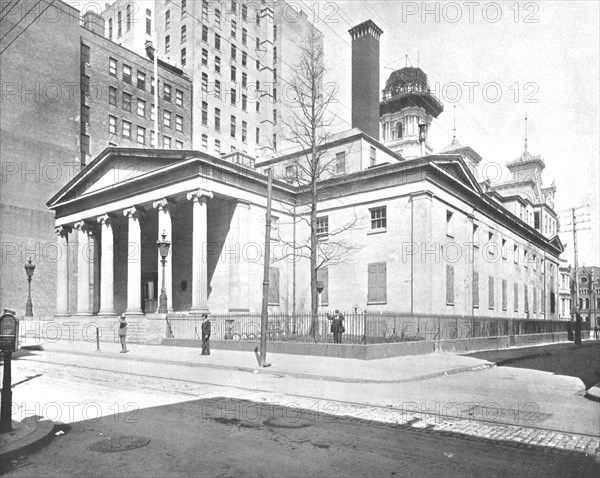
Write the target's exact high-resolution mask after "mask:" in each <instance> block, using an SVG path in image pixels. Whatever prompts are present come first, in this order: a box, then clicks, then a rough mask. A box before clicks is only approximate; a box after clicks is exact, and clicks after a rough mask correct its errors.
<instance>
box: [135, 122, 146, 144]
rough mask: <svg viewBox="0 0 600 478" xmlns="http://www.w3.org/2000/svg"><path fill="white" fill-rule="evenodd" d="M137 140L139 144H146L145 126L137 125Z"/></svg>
mask: <svg viewBox="0 0 600 478" xmlns="http://www.w3.org/2000/svg"><path fill="white" fill-rule="evenodd" d="M137 142H138V143H139V144H146V128H142V127H141V126H138V127H137Z"/></svg>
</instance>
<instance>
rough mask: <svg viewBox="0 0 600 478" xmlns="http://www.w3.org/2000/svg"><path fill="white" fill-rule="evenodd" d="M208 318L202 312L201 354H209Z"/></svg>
mask: <svg viewBox="0 0 600 478" xmlns="http://www.w3.org/2000/svg"><path fill="white" fill-rule="evenodd" d="M209 341H210V320H208V315H207V314H202V355H210V342H209Z"/></svg>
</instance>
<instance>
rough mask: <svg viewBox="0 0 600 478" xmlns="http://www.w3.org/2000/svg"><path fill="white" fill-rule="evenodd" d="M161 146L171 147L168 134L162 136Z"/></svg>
mask: <svg viewBox="0 0 600 478" xmlns="http://www.w3.org/2000/svg"><path fill="white" fill-rule="evenodd" d="M163 148H165V149H171V138H169V137H168V136H163Z"/></svg>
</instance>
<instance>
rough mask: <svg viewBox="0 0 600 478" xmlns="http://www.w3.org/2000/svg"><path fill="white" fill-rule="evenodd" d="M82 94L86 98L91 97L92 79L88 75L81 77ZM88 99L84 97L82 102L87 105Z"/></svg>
mask: <svg viewBox="0 0 600 478" xmlns="http://www.w3.org/2000/svg"><path fill="white" fill-rule="evenodd" d="M81 92H82V93H83V94H84V95H85V96H89V95H90V77H89V76H88V75H84V74H82V75H81ZM85 101H86V99H85V98H84V97H82V102H84V103H85Z"/></svg>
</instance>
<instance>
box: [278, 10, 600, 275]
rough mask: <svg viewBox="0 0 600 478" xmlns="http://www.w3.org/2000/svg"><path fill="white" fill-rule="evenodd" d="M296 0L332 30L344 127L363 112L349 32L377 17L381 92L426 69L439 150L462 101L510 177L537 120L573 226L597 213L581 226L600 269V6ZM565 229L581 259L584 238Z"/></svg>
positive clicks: (459, 123)
mask: <svg viewBox="0 0 600 478" xmlns="http://www.w3.org/2000/svg"><path fill="white" fill-rule="evenodd" d="M289 3H291V4H292V5H295V6H298V7H299V8H301V9H303V10H304V11H305V12H306V13H307V14H308V18H309V20H312V21H313V22H314V23H315V25H316V26H317V27H318V28H319V29H320V30H321V31H322V32H323V33H324V35H325V63H326V66H327V69H328V72H327V79H326V82H332V83H333V84H335V85H336V87H337V88H338V91H339V102H338V103H337V104H335V105H333V106H332V110H333V111H334V113H335V114H336V115H337V117H338V118H337V123H338V125H337V126H338V127H339V128H340V129H347V128H349V127H350V119H351V106H350V105H351V100H350V81H351V80H350V76H351V75H350V64H351V63H350V62H351V49H350V36H349V34H348V29H350V28H351V27H353V26H355V25H357V24H359V23H361V22H363V21H365V20H368V19H371V20H373V21H374V22H375V23H376V24H377V25H378V26H379V27H380V28H381V29H382V30H383V32H384V33H383V34H382V36H381V45H380V48H381V52H380V65H381V66H380V68H381V75H380V76H381V77H380V89H383V87H384V85H385V81H386V80H387V78H388V76H389V75H390V73H391V72H392V71H393V70H396V69H399V68H402V67H404V66H405V65H408V66H417V65H418V66H419V67H420V68H422V69H423V70H424V71H425V73H427V75H428V77H429V82H430V86H431V88H432V89H433V90H434V92H435V93H436V94H437V96H438V98H439V99H440V100H441V101H442V103H443V104H444V109H445V111H444V112H443V113H442V114H441V115H440V117H439V118H437V119H436V120H434V123H433V125H432V128H431V131H430V141H431V143H432V145H433V147H434V151H439V150H441V149H443V148H444V147H445V146H446V145H448V144H449V143H450V142H451V140H452V135H453V121H454V120H453V117H454V108H453V106H454V105H456V110H455V111H456V136H457V139H458V141H460V142H461V143H462V144H463V145H468V146H471V147H472V148H473V149H474V150H475V151H477V152H478V153H479V154H480V155H481V156H482V157H483V162H482V163H481V165H480V175H481V174H482V173H484V174H485V175H487V177H489V179H490V180H492V181H504V180H506V179H508V177H509V176H508V175H509V173H508V170H507V169H506V167H505V164H506V163H507V162H509V161H512V160H514V159H516V158H517V157H519V156H520V155H521V153H522V152H523V150H524V137H525V120H524V118H525V116H527V118H528V120H527V130H528V133H527V137H528V150H529V151H530V152H531V153H533V154H535V155H538V154H539V155H541V156H542V158H543V159H544V161H545V164H546V168H545V170H544V173H543V181H544V186H550V184H551V183H552V181H555V182H556V187H557V192H556V198H555V210H556V212H557V213H558V214H559V217H560V218H561V223H562V224H564V226H563V228H564V229H567V228H570V227H571V226H567V225H566V223H567V222H571V221H570V219H569V220H567V217H568V216H569V215H570V208H572V207H578V208H579V209H577V210H576V213H577V215H578V217H579V219H580V220H581V221H586V222H583V223H582V224H580V226H579V227H580V229H582V230H581V231H579V232H578V234H577V242H578V255H579V266H581V265H582V264H586V265H600V212H599V211H600V209H599V203H600V188H599V178H600V144H599V143H600V134H599V92H600V81H599V74H600V73H599V72H600V65H599V56H600V52H599V48H600V38H599V32H600V22H599V16H600V8H599V5H600V2H596V1H547V0H544V1H538V2H516V1H507V2H504V1H501V2H477V1H474V2H426V3H425V2H420V1H419V2H411V1H402V2H400V1H336V2H330V1H321V2H314V1H309V0H303V1H290V2H289ZM498 176H499V177H498ZM585 205H588V206H585ZM581 206H585V207H581ZM584 228H588V229H589V230H583V229H584ZM560 236H561V240H562V241H563V243H566V244H567V250H566V252H565V253H564V254H563V256H562V257H563V258H564V259H566V260H567V261H568V262H569V263H571V264H572V263H573V247H572V245H573V234H572V233H571V232H569V233H566V232H565V233H561V234H560Z"/></svg>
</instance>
